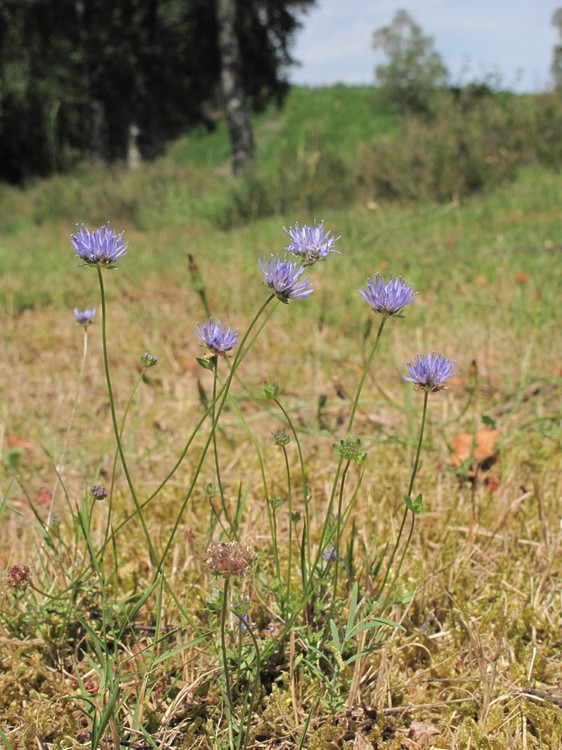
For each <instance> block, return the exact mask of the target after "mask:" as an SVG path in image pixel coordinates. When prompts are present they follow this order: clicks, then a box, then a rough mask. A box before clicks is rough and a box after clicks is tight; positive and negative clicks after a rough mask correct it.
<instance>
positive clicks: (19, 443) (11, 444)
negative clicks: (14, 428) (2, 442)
mask: <svg viewBox="0 0 562 750" xmlns="http://www.w3.org/2000/svg"><path fill="white" fill-rule="evenodd" d="M6 445H7V446H8V448H21V449H22V450H24V451H28V450H31V448H33V443H32V442H31V441H30V440H26V439H25V438H20V437H18V436H17V435H6Z"/></svg>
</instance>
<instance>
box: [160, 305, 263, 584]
mask: <svg viewBox="0 0 562 750" xmlns="http://www.w3.org/2000/svg"><path fill="white" fill-rule="evenodd" d="M274 297H275V295H273V294H270V295H269V297H268V298H267V299H266V301H265V302H264V303H263V305H262V306H261V307H260V309H259V310H258V312H257V313H256V314H255V316H254V318H253V319H252V322H251V323H250V325H249V326H248V329H247V330H246V333H245V334H244V337H243V338H242V341H241V342H240V345H239V349H238V352H237V354H236V356H235V357H234V361H233V363H232V367H231V369H230V372H229V374H228V377H227V379H226V381H225V384H224V386H223V387H222V389H221V395H220V396H219V398H220V403H219V405H218V408H217V410H216V412H215V415H214V419H213V421H212V424H211V433H210V435H209V437H208V438H207V440H206V442H205V445H204V446H203V451H202V453H201V458H200V459H199V462H198V464H197V466H196V468H195V472H194V475H193V479H192V480H191V483H190V485H189V487H188V490H187V493H186V495H185V497H184V499H183V501H182V504H181V507H180V509H179V512H178V514H177V517H176V520H175V523H174V525H173V527H172V531H171V533H170V536H169V537H168V541H167V543H166V547H165V549H164V552H163V553H162V556H161V558H160V561H159V563H158V568H157V573H159V572H160V570H161V569H162V565H163V564H164V561H165V559H166V557H167V555H168V552H169V551H170V547H171V546H172V543H173V541H174V538H175V536H176V533H177V531H178V528H179V525H180V523H181V519H182V516H183V513H184V511H185V508H186V507H187V504H188V502H189V500H190V498H191V494H192V492H193V489H194V487H195V484H196V482H197V480H198V478H199V474H200V473H201V469H202V468H203V463H204V461H205V457H206V455H207V451H208V450H209V446H210V444H211V442H212V440H213V432H214V430H215V429H216V426H217V423H218V420H219V417H220V415H221V412H222V410H223V408H224V405H225V403H226V400H227V397H228V391H229V389H230V385H231V383H232V379H233V378H234V373H235V372H236V368H237V367H238V365H239V364H240V362H241V361H242V359H243V358H244V357H245V356H246V354H247V351H248V350H247V349H246V350H244V345H245V343H246V341H247V340H248V338H249V336H250V333H251V331H252V329H253V328H254V326H255V325H256V323H257V322H258V320H259V318H260V317H261V315H262V313H263V312H264V310H265V309H266V307H267V306H268V305H269V303H270V302H271V301H272V300H273V299H274ZM262 327H263V326H262ZM259 330H260V331H261V327H260V329H259ZM258 333H259V331H258ZM253 341H255V338H254V339H253ZM253 341H252V343H253ZM248 348H249V347H248Z"/></svg>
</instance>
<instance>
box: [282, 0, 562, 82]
mask: <svg viewBox="0 0 562 750" xmlns="http://www.w3.org/2000/svg"><path fill="white" fill-rule="evenodd" d="M561 6H562V0H403V2H399V1H398V2H397V0H318V3H317V7H316V8H314V9H312V10H310V11H309V12H308V13H307V14H306V16H304V18H303V22H304V28H303V29H301V30H300V31H299V32H298V34H297V37H296V40H295V46H294V48H293V55H294V57H295V58H296V59H297V60H299V61H300V62H301V67H300V68H294V69H293V70H292V71H291V74H290V79H291V81H293V82H295V83H300V84H309V85H324V84H330V83H336V82H343V83H348V84H359V83H373V80H374V74H373V70H374V67H375V65H376V64H377V63H378V62H382V61H383V58H382V57H380V56H378V57H377V55H376V54H375V52H374V50H373V49H372V46H371V35H372V32H373V31H374V29H376V28H379V27H380V26H386V25H388V24H389V23H390V21H391V20H392V18H393V16H394V14H395V13H396V11H397V10H399V9H400V8H404V9H405V10H407V11H408V12H409V13H410V14H411V15H412V16H413V17H414V19H415V20H416V21H417V22H418V23H419V25H420V26H421V27H422V30H423V32H424V33H425V34H427V35H430V36H432V37H433V38H434V42H435V48H436V49H437V51H438V52H440V53H441V55H442V57H443V59H444V61H445V64H446V66H447V68H448V69H449V71H450V73H451V77H452V80H453V81H454V82H458V81H462V80H464V81H466V80H474V79H479V80H482V78H484V77H485V76H486V75H488V74H490V73H494V74H498V75H499V76H500V77H501V82H502V85H503V86H504V87H506V88H511V89H515V90H517V91H544V90H545V89H547V88H548V87H549V86H550V85H551V79H550V73H549V67H550V61H551V57H552V50H553V47H554V45H555V44H556V43H557V42H558V41H559V39H558V34H557V32H556V29H555V28H554V27H553V26H552V25H551V18H552V14H553V13H554V11H555V10H556V9H557V8H558V7H561Z"/></svg>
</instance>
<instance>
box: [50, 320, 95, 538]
mask: <svg viewBox="0 0 562 750" xmlns="http://www.w3.org/2000/svg"><path fill="white" fill-rule="evenodd" d="M87 356H88V326H85V327H84V346H83V348H82V361H81V362H80V371H79V373H78V380H77V382H76V391H75V393H74V401H73V402H72V411H71V412H70V419H69V420H68V425H67V427H66V433H65V436H64V442H63V445H62V450H61V454H60V459H59V461H58V466H57V467H56V471H55V474H56V476H55V482H54V485H53V491H52V493H51V502H50V504H49V513H48V515H47V520H46V522H45V533H47V532H48V531H49V529H50V527H51V519H52V517H53V508H54V507H55V496H56V492H57V489H58V486H59V483H61V482H62V479H61V474H62V471H63V464H64V459H65V456H66V449H67V447H68V439H69V437H70V432H71V430H72V425H73V424H74V419H75V417H76V409H77V407H78V397H79V396H80V386H81V384H82V378H83V377H84V369H85V367H86V358H87Z"/></svg>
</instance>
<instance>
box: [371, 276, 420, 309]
mask: <svg viewBox="0 0 562 750" xmlns="http://www.w3.org/2000/svg"><path fill="white" fill-rule="evenodd" d="M359 294H361V295H362V297H363V298H364V299H365V300H366V301H367V304H368V305H369V306H370V307H371V308H372V309H373V310H374V311H375V312H376V313H380V314H381V315H384V316H385V317H387V318H389V317H391V316H392V315H395V316H396V315H399V313H400V312H401V311H402V310H403V309H404V308H405V307H406V305H410V304H411V303H412V302H414V301H415V299H416V294H417V292H414V290H413V288H412V287H411V286H408V284H406V282H405V281H404V279H403V278H402V277H401V276H399V277H398V278H397V279H393V278H392V274H390V279H389V281H388V284H385V283H384V279H383V278H381V276H380V274H379V273H377V275H376V276H375V280H374V281H372V280H371V279H369V280H368V281H367V286H366V287H365V288H364V289H360V290H359Z"/></svg>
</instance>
